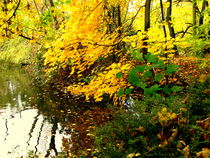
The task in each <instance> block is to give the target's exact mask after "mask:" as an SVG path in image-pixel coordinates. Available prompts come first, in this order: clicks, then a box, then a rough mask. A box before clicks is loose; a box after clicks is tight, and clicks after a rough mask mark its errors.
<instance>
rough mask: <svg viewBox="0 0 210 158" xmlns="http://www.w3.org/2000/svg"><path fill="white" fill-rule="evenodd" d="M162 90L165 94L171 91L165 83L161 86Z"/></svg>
mask: <svg viewBox="0 0 210 158" xmlns="http://www.w3.org/2000/svg"><path fill="white" fill-rule="evenodd" d="M163 92H164V93H166V94H169V93H171V89H170V88H169V87H168V85H166V86H165V87H164V88H163Z"/></svg>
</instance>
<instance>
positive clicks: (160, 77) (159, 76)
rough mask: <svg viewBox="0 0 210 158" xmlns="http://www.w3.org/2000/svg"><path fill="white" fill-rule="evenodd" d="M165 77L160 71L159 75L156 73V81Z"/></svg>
mask: <svg viewBox="0 0 210 158" xmlns="http://www.w3.org/2000/svg"><path fill="white" fill-rule="evenodd" d="M163 78H164V76H163V74H162V73H158V74H157V75H155V81H158V82H160V81H161V80H162V79H163Z"/></svg>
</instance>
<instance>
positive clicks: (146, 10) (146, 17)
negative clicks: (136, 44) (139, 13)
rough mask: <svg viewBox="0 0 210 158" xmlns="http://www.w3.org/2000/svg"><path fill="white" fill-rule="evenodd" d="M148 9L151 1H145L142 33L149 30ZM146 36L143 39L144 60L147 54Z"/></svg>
mask: <svg viewBox="0 0 210 158" xmlns="http://www.w3.org/2000/svg"><path fill="white" fill-rule="evenodd" d="M150 8H151V0H146V5H145V15H144V31H145V32H147V31H148V29H149V28H150ZM147 40H148V36H146V37H145V38H144V39H143V48H142V52H143V58H144V59H145V56H146V54H147V53H148V48H147V47H148V43H147Z"/></svg>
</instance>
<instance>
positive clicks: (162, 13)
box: [160, 0, 167, 38]
mask: <svg viewBox="0 0 210 158" xmlns="http://www.w3.org/2000/svg"><path fill="white" fill-rule="evenodd" d="M160 9H161V15H162V22H164V21H165V17H164V11H163V1H162V0H160ZM163 32H164V36H165V38H166V37H167V34H166V27H165V25H163Z"/></svg>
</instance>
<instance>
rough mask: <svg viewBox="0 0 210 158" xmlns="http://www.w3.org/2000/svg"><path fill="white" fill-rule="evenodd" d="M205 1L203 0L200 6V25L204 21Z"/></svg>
mask: <svg viewBox="0 0 210 158" xmlns="http://www.w3.org/2000/svg"><path fill="white" fill-rule="evenodd" d="M207 3H208V2H207V1H206V0H203V3H202V8H201V13H200V18H199V26H200V25H202V24H203V23H204V14H203V12H204V10H205V8H206V6H207Z"/></svg>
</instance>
